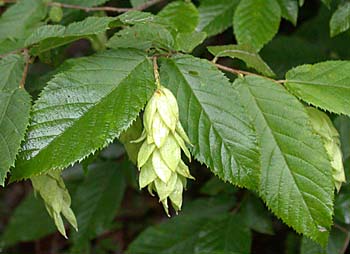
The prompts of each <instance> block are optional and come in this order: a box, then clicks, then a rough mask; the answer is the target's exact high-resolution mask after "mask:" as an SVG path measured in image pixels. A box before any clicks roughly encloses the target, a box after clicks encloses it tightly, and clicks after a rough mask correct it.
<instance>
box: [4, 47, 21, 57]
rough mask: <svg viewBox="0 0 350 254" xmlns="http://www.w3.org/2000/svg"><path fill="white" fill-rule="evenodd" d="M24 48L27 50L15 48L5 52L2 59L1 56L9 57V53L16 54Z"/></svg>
mask: <svg viewBox="0 0 350 254" xmlns="http://www.w3.org/2000/svg"><path fill="white" fill-rule="evenodd" d="M24 50H26V48H21V49H15V50H13V51H11V52H8V53H6V54H3V55H0V59H1V58H4V57H7V56H8V55H12V54H16V53H20V52H23V51H24Z"/></svg>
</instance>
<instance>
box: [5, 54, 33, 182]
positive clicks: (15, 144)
mask: <svg viewBox="0 0 350 254" xmlns="http://www.w3.org/2000/svg"><path fill="white" fill-rule="evenodd" d="M23 70H24V61H23V58H22V57H20V56H18V55H9V56H7V57H5V58H3V59H1V61H0V185H1V186H4V184H5V178H6V175H7V173H8V172H9V169H10V167H13V166H14V164H15V159H16V156H17V154H18V151H19V149H20V145H21V142H22V141H23V139H24V134H25V131H26V128H27V125H28V122H29V111H30V106H31V103H30V96H29V94H28V93H27V92H26V91H25V90H24V89H22V88H19V85H20V82H21V79H22V73H23Z"/></svg>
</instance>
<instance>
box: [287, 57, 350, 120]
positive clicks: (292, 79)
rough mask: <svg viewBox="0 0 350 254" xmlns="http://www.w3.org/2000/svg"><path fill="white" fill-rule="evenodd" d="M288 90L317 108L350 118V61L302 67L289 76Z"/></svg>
mask: <svg viewBox="0 0 350 254" xmlns="http://www.w3.org/2000/svg"><path fill="white" fill-rule="evenodd" d="M286 79H287V82H286V84H285V85H286V87H287V89H288V90H289V91H290V92H292V93H293V94H294V95H296V96H297V97H298V98H300V99H302V100H303V101H305V102H307V103H310V104H312V105H314V106H316V107H319V108H322V109H325V110H328V111H331V112H334V113H337V114H346V115H350V61H327V62H322V63H318V64H314V65H311V64H307V65H301V66H298V67H296V68H294V69H291V70H290V71H288V72H287V74H286Z"/></svg>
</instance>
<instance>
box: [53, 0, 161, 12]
mask: <svg viewBox="0 0 350 254" xmlns="http://www.w3.org/2000/svg"><path fill="white" fill-rule="evenodd" d="M162 1H163V0H151V1H148V2H146V3H144V4H142V5H140V6H138V7H136V8H117V7H111V6H100V7H85V6H80V5H73V4H63V3H57V2H48V3H47V5H49V6H57V7H61V8H67V9H76V10H82V11H85V12H91V11H109V12H117V13H123V12H128V11H135V10H136V11H142V10H145V9H147V8H149V7H151V6H152V5H155V4H157V3H160V2H162Z"/></svg>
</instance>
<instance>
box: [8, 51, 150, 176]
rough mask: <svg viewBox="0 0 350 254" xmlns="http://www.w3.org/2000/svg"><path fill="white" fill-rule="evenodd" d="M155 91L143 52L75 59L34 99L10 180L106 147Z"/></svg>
mask: <svg viewBox="0 0 350 254" xmlns="http://www.w3.org/2000/svg"><path fill="white" fill-rule="evenodd" d="M154 89H155V82H154V77H153V67H152V64H151V63H150V61H149V59H148V58H147V56H146V55H144V54H143V53H142V52H139V51H136V50H114V51H112V50H111V51H105V52H103V53H100V54H96V55H93V56H90V57H84V58H80V59H77V60H73V61H72V64H71V68H70V69H68V70H66V71H64V72H62V73H59V74H57V75H56V76H55V77H54V78H53V79H52V80H51V81H50V82H49V84H48V85H47V86H46V87H45V88H44V90H43V92H42V93H41V95H40V98H39V99H38V100H37V101H36V103H35V105H34V108H33V112H32V122H31V126H30V127H29V130H28V135H27V140H26V142H25V143H24V145H23V148H22V154H21V157H22V160H20V161H19V162H18V163H17V165H16V168H15V169H14V170H13V179H12V180H19V179H23V178H27V177H30V176H33V175H37V174H40V173H44V172H46V171H48V170H50V169H64V168H66V167H68V166H69V165H71V164H73V163H75V162H77V161H81V160H82V159H83V158H85V157H87V156H88V155H90V154H92V153H94V152H95V151H96V150H98V149H101V148H103V147H105V146H107V144H108V143H111V142H112V141H113V140H114V139H115V138H116V137H118V136H119V134H120V133H121V132H122V131H124V130H126V129H127V128H128V127H129V126H130V124H131V123H132V122H133V121H134V120H135V119H136V117H137V116H138V114H139V112H140V110H141V109H142V108H143V106H144V104H145V103H146V101H147V100H148V99H149V97H150V96H151V95H152V94H153V91H154Z"/></svg>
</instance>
